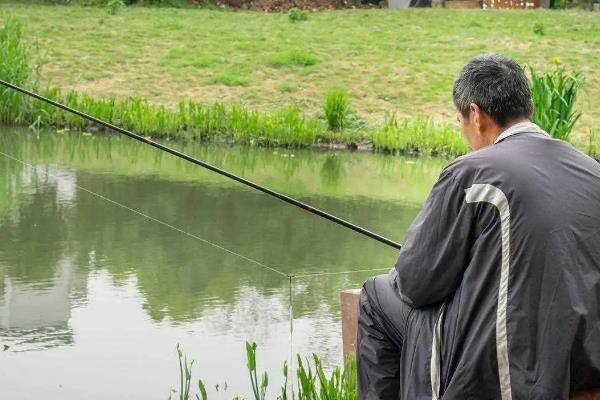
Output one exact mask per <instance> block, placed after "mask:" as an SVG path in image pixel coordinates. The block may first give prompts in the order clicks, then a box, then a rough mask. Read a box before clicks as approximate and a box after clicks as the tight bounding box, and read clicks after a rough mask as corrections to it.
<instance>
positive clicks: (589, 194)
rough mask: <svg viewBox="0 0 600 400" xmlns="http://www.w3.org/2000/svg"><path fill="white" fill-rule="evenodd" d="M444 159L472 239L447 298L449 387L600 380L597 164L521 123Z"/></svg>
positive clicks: (538, 388) (506, 391)
mask: <svg viewBox="0 0 600 400" xmlns="http://www.w3.org/2000/svg"><path fill="white" fill-rule="evenodd" d="M449 169H450V170H451V171H452V173H453V175H454V176H455V179H456V181H455V184H458V185H459V186H461V187H462V189H463V190H465V191H466V194H465V201H466V202H467V203H470V204H471V206H472V207H474V210H473V211H472V212H473V213H474V217H475V218H474V221H475V225H476V226H474V227H472V229H474V231H475V234H474V235H475V236H476V237H477V239H476V241H475V242H474V245H473V247H472V248H471V258H470V260H469V263H468V267H467V268H466V269H465V270H464V276H463V278H462V280H461V281H462V283H461V284H460V285H459V286H458V288H457V290H456V292H455V294H454V295H453V296H452V297H451V298H450V299H449V301H448V302H447V306H446V307H447V308H446V316H445V322H444V325H443V336H442V337H443V339H442V351H443V356H442V370H443V371H444V374H443V376H444V379H443V380H442V387H443V388H444V387H445V388H446V390H445V394H446V395H445V396H444V398H446V397H447V398H457V399H458V398H469V396H471V397H472V398H477V399H483V398H494V399H495V398H502V399H508V398H511V397H510V396H512V398H515V399H554V398H556V399H558V398H561V399H564V398H567V397H568V394H569V391H570V390H576V389H586V388H592V387H595V386H598V385H599V384H600V334H599V333H600V315H599V310H600V164H598V163H597V162H596V161H594V160H593V159H591V158H589V157H587V156H584V155H582V154H581V153H579V152H577V151H576V150H574V149H573V148H572V147H571V146H570V145H567V144H565V143H563V142H560V141H558V140H552V139H550V138H548V137H547V136H545V135H542V134H539V133H520V134H516V135H514V136H509V137H507V138H505V139H503V140H501V141H500V142H499V143H497V144H495V145H493V146H490V147H486V148H484V149H482V150H480V151H477V152H474V153H471V154H469V155H468V156H465V157H463V158H462V159H459V160H458V161H457V162H456V163H455V164H454V165H452V166H450V167H449ZM504 202H505V203H504ZM503 235H504V236H503ZM503 253H504V257H503ZM448 344H451V345H448ZM496 360H497V362H496ZM493 393H496V394H497V395H493ZM502 393H503V394H502Z"/></svg>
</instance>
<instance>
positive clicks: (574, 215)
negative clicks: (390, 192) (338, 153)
mask: <svg viewBox="0 0 600 400" xmlns="http://www.w3.org/2000/svg"><path fill="white" fill-rule="evenodd" d="M453 96H454V103H455V105H456V108H457V109H458V112H459V115H458V120H459V123H460V126H461V129H462V131H463V134H464V137H465V139H466V141H467V142H468V143H469V146H470V147H471V148H472V150H473V152H471V153H470V154H468V155H466V156H464V157H460V158H458V159H457V160H456V161H454V162H453V163H452V164H451V165H449V166H448V167H447V168H446V169H444V171H443V172H442V173H441V175H440V177H439V179H438V181H437V182H436V183H435V185H434V187H433V189H432V191H431V193H430V195H429V197H428V199H427V201H426V202H425V205H424V207H423V209H422V210H421V212H420V213H419V215H418V216H417V218H416V219H415V221H414V222H413V224H412V226H411V227H410V229H409V230H408V232H407V234H406V240H405V244H404V246H403V248H402V250H401V252H400V256H399V258H398V262H397V263H396V266H395V268H394V269H392V271H391V272H390V274H389V275H387V276H379V277H375V278H372V279H370V280H368V281H367V282H366V283H365V285H364V287H363V290H362V293H361V299H360V315H359V327H358V329H359V334H358V343H357V359H358V375H359V376H358V380H359V385H358V386H359V393H360V398H361V399H369V400H371V399H387V400H389V399H407V400H418V399H461V400H462V399H465V400H466V399H477V400H484V399H499V400H500V399H501V400H511V399H512V400H523V399H543V400H550V399H568V397H569V394H570V393H571V392H573V391H579V390H584V389H590V388H594V387H600V164H598V163H597V162H596V161H595V160H593V159H592V158H590V157H587V156H585V155H583V154H581V153H580V152H578V151H577V150H575V149H574V148H573V147H572V146H570V145H569V144H567V143H565V142H562V141H559V140H554V139H552V138H550V137H549V136H548V135H547V134H546V133H545V132H544V131H542V130H541V129H540V128H539V127H538V126H537V125H535V124H533V123H531V122H530V118H531V115H532V112H533V105H532V100H531V92H530V89H529V85H528V81H527V78H526V76H525V74H524V72H523V70H522V69H521V68H520V67H519V65H518V64H517V63H516V62H514V61H512V60H509V59H507V58H505V57H503V56H500V55H494V54H487V55H481V56H478V57H475V58H474V59H472V60H471V61H470V62H469V63H468V64H467V65H466V66H465V67H464V69H463V70H462V71H461V73H460V75H459V76H458V78H457V80H456V82H455V83H454V91H453Z"/></svg>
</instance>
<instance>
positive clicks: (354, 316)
mask: <svg viewBox="0 0 600 400" xmlns="http://www.w3.org/2000/svg"><path fill="white" fill-rule="evenodd" d="M359 299H360V289H350V290H342V291H341V292H340V301H341V305H342V341H343V347H344V360H346V359H347V357H348V356H349V355H350V354H352V353H356V332H357V328H358V301H359ZM571 400H600V389H598V390H593V391H589V392H580V393H575V394H574V395H573V396H572V397H571Z"/></svg>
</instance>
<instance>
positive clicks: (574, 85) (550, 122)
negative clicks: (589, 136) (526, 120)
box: [529, 64, 584, 140]
mask: <svg viewBox="0 0 600 400" xmlns="http://www.w3.org/2000/svg"><path fill="white" fill-rule="evenodd" d="M529 71H530V73H531V94H532V98H533V105H534V113H533V122H535V123H536V124H538V125H539V126H540V127H541V128H542V129H544V130H545V131H546V132H548V133H549V134H550V135H551V136H552V137H554V138H557V139H562V140H569V136H570V135H571V131H572V130H573V126H574V125H575V122H577V120H578V119H579V117H581V112H577V111H575V109H574V107H575V101H576V99H577V91H578V90H579V88H580V87H581V86H582V85H583V83H584V77H583V75H582V74H581V73H578V72H576V73H569V72H567V71H566V70H565V68H564V67H562V66H560V65H558V64H556V69H554V70H551V71H548V72H546V73H545V74H538V73H537V72H536V71H535V70H534V69H533V68H531V67H530V68H529Z"/></svg>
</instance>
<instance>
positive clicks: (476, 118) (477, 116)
mask: <svg viewBox="0 0 600 400" xmlns="http://www.w3.org/2000/svg"><path fill="white" fill-rule="evenodd" d="M469 114H470V117H471V122H473V123H474V124H475V127H476V128H477V133H478V134H479V135H481V134H482V133H483V131H485V129H486V125H487V123H488V121H487V115H485V113H484V112H483V110H482V109H481V108H479V106H478V105H477V104H475V103H471V104H470V105H469Z"/></svg>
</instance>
